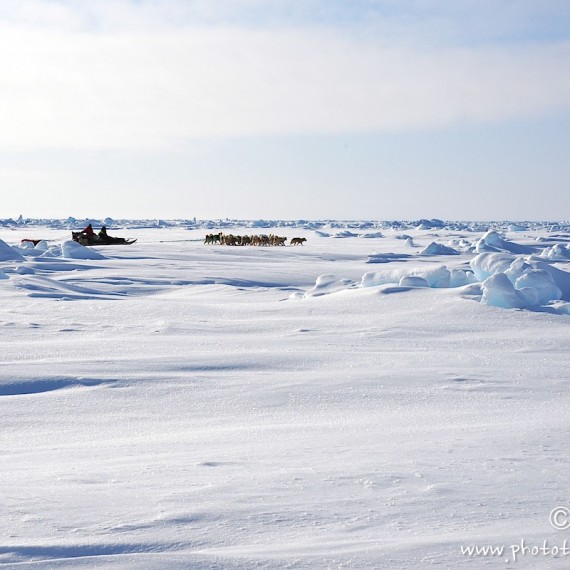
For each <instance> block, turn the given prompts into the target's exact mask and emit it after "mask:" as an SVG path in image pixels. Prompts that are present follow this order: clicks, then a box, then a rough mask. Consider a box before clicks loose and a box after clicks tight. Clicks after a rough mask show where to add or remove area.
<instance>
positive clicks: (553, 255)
mask: <svg viewBox="0 0 570 570" xmlns="http://www.w3.org/2000/svg"><path fill="white" fill-rule="evenodd" d="M540 257H544V258H546V259H553V260H564V261H565V260H567V259H570V249H569V248H568V246H564V245H562V244H560V243H557V244H554V245H553V246H552V247H547V248H546V249H544V250H542V252H541V254H540Z"/></svg>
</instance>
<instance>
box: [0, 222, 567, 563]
mask: <svg viewBox="0 0 570 570" xmlns="http://www.w3.org/2000/svg"><path fill="white" fill-rule="evenodd" d="M107 222H108V226H109V233H111V234H112V235H121V236H124V237H128V238H137V242H136V243H135V244H134V245H130V246H120V245H113V246H99V247H94V248H83V247H82V246H79V245H78V244H74V243H73V242H69V237H70V234H69V229H72V228H76V227H78V226H82V225H85V224H83V222H81V223H78V222H77V221H76V220H73V219H72V218H70V219H68V220H66V221H46V220H44V221H33V220H32V221H25V220H24V221H22V220H20V221H19V222H13V221H9V222H6V221H5V223H4V224H0V240H2V241H0V277H4V278H3V279H0V303H1V307H2V310H1V313H0V330H1V334H2V339H1V343H2V344H1V346H2V348H1V352H0V362H1V364H2V367H1V371H0V422H1V430H0V442H1V443H0V453H1V457H2V462H1V468H0V489H2V493H1V495H0V501H1V512H2V517H1V518H0V525H1V536H2V541H1V544H0V567H6V568H14V569H16V568H18V569H20V568H22V569H23V568H34V569H38V568H46V569H47V568H50V569H52V568H53V569H63V568H65V569H70V568H87V569H90V568H98V569H99V568H110V569H115V568H116V569H119V568H120V569H140V568H143V569H151V570H153V569H182V568H193V569H194V568H196V569H206V568H208V569H211V568H215V569H237V568H239V569H246V568H248V569H249V568H272V569H273V568H299V569H309V568H310V569H313V568H319V569H320V568H358V569H366V568H380V569H397V568H402V569H417V568H483V567H485V568H507V569H508V568H568V567H569V565H570V557H566V558H565V557H563V556H561V555H560V556H549V555H545V554H542V555H540V554H539V555H531V554H528V555H525V556H523V555H520V556H519V557H518V558H517V559H516V561H515V560H514V557H513V554H512V550H511V547H512V546H513V545H520V544H521V541H524V542H525V544H526V545H529V546H542V545H543V543H544V541H547V543H548V544H549V545H550V546H558V547H561V546H562V544H563V541H564V539H567V538H568V535H567V531H560V530H556V529H554V528H553V527H552V526H551V524H550V523H549V514H550V512H551V511H552V510H553V509H555V508H556V507H567V506H568V502H569V498H568V488H569V476H570V459H569V457H568V453H567V442H568V436H569V433H570V412H569V410H570V378H569V370H570V351H569V350H568V339H569V330H570V328H569V326H570V310H569V307H570V260H568V259H567V258H566V257H565V255H564V251H566V250H567V245H568V243H569V242H570V233H568V232H569V229H570V226H569V225H564V224H560V223H558V224H540V223H530V222H527V223H524V224H522V223H517V224H515V223H513V222H505V223H504V224H496V225H490V226H484V225H482V224H481V223H475V222H473V223H461V224H459V223H453V224H447V225H446V224H443V223H442V222H440V221H438V220H434V221H429V220H422V221H421V223H418V222H409V223H403V222H402V223H392V224H391V225H390V224H374V223H372V222H370V223H364V222H362V223H356V222H354V223H353V222H351V223H347V222H330V221H328V222H322V223H320V222H319V223H317V222H306V221H299V222H296V223H288V222H282V223H275V224H274V225H273V226H271V225H270V224H269V223H267V222H265V221H263V220H257V221H255V222H251V223H247V222H239V223H238V222H233V225H232V223H231V222H230V221H226V222H223V223H222V222H220V221H215V220H211V221H202V222H193V223H190V222H188V223H185V224H183V223H174V222H159V221H157V223H156V224H145V223H142V222H124V223H121V224H120V225H119V224H117V225H116V227H114V228H113V225H112V223H113V220H107ZM442 224H443V225H442ZM414 228H420V229H414ZM434 228H435V231H437V235H436V234H434V233H433V231H434ZM403 229H405V231H406V235H405V239H402V230H403ZM380 230H381V234H380V233H379V235H378V237H377V238H375V237H371V236H370V235H368V234H374V233H377V232H380ZM218 231H223V232H224V233H230V232H233V233H236V234H242V235H243V234H246V233H248V234H251V233H267V234H270V233H274V234H278V235H282V236H286V237H288V239H289V240H290V239H291V238H292V237H306V238H307V241H306V242H305V244H304V245H303V246H285V247H252V246H244V247H237V246H236V247H232V246H221V245H204V244H203V239H204V236H205V234H206V233H217V232H218ZM489 232H495V234H494V235H492V234H489ZM349 234H352V235H349ZM340 235H342V236H343V239H335V237H340ZM380 236H382V237H380ZM361 237H367V239H360V238H361ZM22 239H41V240H44V241H42V242H40V244H38V246H36V247H30V246H29V245H23V244H21V240H22ZM434 239H435V240H437V241H438V242H441V241H445V242H446V243H462V244H463V245H464V246H465V247H461V248H460V249H458V250H457V253H456V254H454V255H451V256H450V255H447V254H445V252H444V251H443V250H442V253H441V254H440V255H438V254H437V252H434V253H435V254H434V255H430V256H429V259H428V258H426V257H425V256H423V255H421V250H422V249H424V248H425V247H427V246H429V244H431V243H433V242H434ZM411 244H413V245H411ZM469 244H471V245H469ZM483 244H485V246H484V245H483ZM485 248H487V249H485ZM482 249H483V250H484V251H481V250H482ZM550 252H552V253H550ZM561 252H562V255H561ZM370 260H376V261H372V262H376V263H382V264H383V265H382V270H381V271H372V272H371V271H370V270H369V269H370V265H369V264H368V263H369V262H370ZM472 545H475V546H481V547H484V546H487V545H497V546H503V547H504V553H503V554H502V555H501V556H500V557H499V556H497V557H493V556H491V555H487V556H483V555H480V556H475V555H473V556H469V555H467V554H464V553H462V550H461V549H462V547H469V546H472Z"/></svg>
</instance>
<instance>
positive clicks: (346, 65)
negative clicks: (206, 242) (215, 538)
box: [0, 0, 570, 220]
mask: <svg viewBox="0 0 570 570" xmlns="http://www.w3.org/2000/svg"><path fill="white" fill-rule="evenodd" d="M568 149H570V2H568V1H567V0H350V1H347V0H217V1H216V2H212V1H211V0H162V1H161V0H2V2H1V3H0V187H1V188H2V202H1V206H0V218H8V217H17V216H19V215H20V214H21V215H23V216H24V217H31V218H44V217H46V218H48V217H51V218H66V217H69V216H73V217H76V218H84V217H85V218H104V217H112V218H149V219H153V218H169V219H173V218H174V219H175V218H193V217H197V218H199V219H212V218H236V219H260V218H263V219H379V220H392V219H406V220H410V219H419V218H440V219H448V220H503V219H510V220H568V219H570V201H569V200H568V194H569V192H568V190H569V188H570V164H569V162H570V161H569V160H568V156H567V155H568Z"/></svg>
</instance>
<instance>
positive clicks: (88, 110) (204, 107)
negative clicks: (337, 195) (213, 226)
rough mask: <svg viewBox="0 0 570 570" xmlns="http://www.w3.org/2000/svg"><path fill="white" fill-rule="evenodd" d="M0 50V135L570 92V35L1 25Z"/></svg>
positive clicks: (383, 110)
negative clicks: (433, 37)
mask: <svg viewBox="0 0 570 570" xmlns="http://www.w3.org/2000/svg"><path fill="white" fill-rule="evenodd" d="M49 14H50V13H48V15H49ZM46 17H48V16H46ZM50 17H52V18H53V19H55V20H56V21H57V22H61V21H65V19H66V16H65V13H60V12H58V11H57V10H56V11H55V12H54V13H52V15H51V16H50ZM72 27H73V26H72ZM0 54H1V59H0V146H1V147H4V148H24V149H26V148H84V149H126V150H129V149H133V150H140V149H148V150H153V149H164V148H173V147H176V145H177V144H178V142H180V141H183V140H186V139H188V138H192V137H233V136H243V135H274V134H286V133H335V132H354V131H370V132H373V131H382V130H398V129H410V128H424V127H431V126H442V125H448V124H450V123H453V122H457V121H475V122H485V121H500V120H505V119H509V118H513V117H524V116H532V115H536V114H545V113H551V112H554V111H556V110H557V109H559V108H565V109H567V108H568V106H569V105H570V42H560V43H558V44H553V45H548V44H521V45H519V46H514V47H513V46H511V47H508V46H500V45H499V46H489V47H485V48H476V47H471V48H451V47H447V48H444V47H441V46H440V47H439V48H437V49H432V50H427V49H425V48H423V49H420V48H418V47H413V46H411V45H407V46H398V45H395V44H393V45H387V44H386V43H385V42H381V41H377V40H376V39H374V38H372V37H370V36H365V37H364V38H362V39H355V38H354V36H348V35H343V34H342V33H341V32H340V31H334V30H323V29H322V28H313V29H311V28H289V29H284V28H278V29H271V30H261V29H257V30H255V29H243V28H241V29H240V28H235V27H193V28H177V29H169V30H168V31H165V30H163V31H160V30H146V31H145V30H139V31H133V30H131V31H128V30H120V31H115V32H114V33H109V32H107V33H104V34H103V33H95V32H88V31H74V30H70V29H65V26H63V27H59V28H58V29H57V30H54V29H50V30H49V31H48V30H45V29H43V28H42V27H41V26H22V25H21V24H4V26H3V28H2V29H1V34H0Z"/></svg>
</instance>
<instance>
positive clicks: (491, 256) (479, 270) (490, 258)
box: [469, 253, 515, 281]
mask: <svg viewBox="0 0 570 570" xmlns="http://www.w3.org/2000/svg"><path fill="white" fill-rule="evenodd" d="M514 260H515V256H514V255H510V254H508V253H480V254H479V255H477V256H476V257H474V258H473V259H472V260H471V261H470V262H469V265H470V267H471V269H472V270H473V273H474V274H475V277H476V278H477V281H484V280H485V279H487V278H488V277H491V275H495V273H500V272H504V271H506V270H507V269H508V268H509V267H510V266H511V263H512V262H513V261H514Z"/></svg>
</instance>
